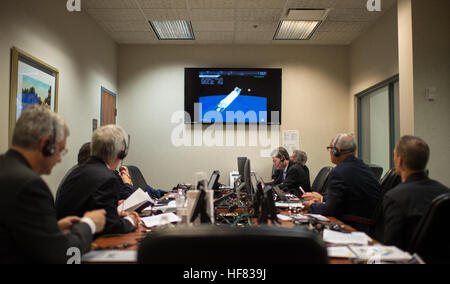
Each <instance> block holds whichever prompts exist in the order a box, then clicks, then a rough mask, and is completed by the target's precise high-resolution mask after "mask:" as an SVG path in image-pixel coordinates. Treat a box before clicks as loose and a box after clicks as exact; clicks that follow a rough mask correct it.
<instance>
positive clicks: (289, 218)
mask: <svg viewBox="0 0 450 284" xmlns="http://www.w3.org/2000/svg"><path fill="white" fill-rule="evenodd" d="M277 217H278V219H280V220H281V221H292V218H291V217H290V216H287V215H282V214H278V215H277Z"/></svg>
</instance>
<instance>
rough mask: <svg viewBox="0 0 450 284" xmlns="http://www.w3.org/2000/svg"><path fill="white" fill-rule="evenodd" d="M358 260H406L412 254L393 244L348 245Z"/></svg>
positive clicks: (371, 261)
mask: <svg viewBox="0 0 450 284" xmlns="http://www.w3.org/2000/svg"><path fill="white" fill-rule="evenodd" d="M350 249H351V250H352V251H353V252H354V253H355V255H356V257H357V258H358V259H360V260H366V261H369V262H370V263H379V262H381V261H394V262H400V261H408V260H410V259H411V258H412V256H411V255H410V254H409V253H407V252H404V251H402V250H401V249H399V248H397V247H395V246H382V245H377V246H350Z"/></svg>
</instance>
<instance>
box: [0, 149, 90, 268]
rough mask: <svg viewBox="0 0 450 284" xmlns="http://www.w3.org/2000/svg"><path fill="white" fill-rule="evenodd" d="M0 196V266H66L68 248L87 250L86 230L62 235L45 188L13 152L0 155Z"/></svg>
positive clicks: (78, 227)
mask: <svg viewBox="0 0 450 284" xmlns="http://www.w3.org/2000/svg"><path fill="white" fill-rule="evenodd" d="M0 195H1V198H0V263H67V259H68V258H70V257H72V256H73V255H69V256H67V255H66V254H67V250H68V249H69V248H71V247H77V248H78V249H80V251H81V253H85V252H87V251H89V249H90V245H91V242H92V232H91V229H90V227H89V226H88V225H87V224H84V223H80V224H78V225H76V226H75V227H74V228H73V230H72V232H71V233H69V234H68V235H64V234H63V233H62V231H61V230H60V228H59V227H58V224H57V218H56V211H55V205H54V200H53V196H52V194H51V192H50V190H49V188H48V186H47V185H46V184H45V182H44V181H43V180H42V178H41V177H40V176H39V175H38V174H37V173H36V172H34V171H33V170H32V169H31V167H30V165H29V164H28V162H27V160H26V159H25V158H24V157H23V156H22V155H20V154H19V153H18V152H16V151H13V150H9V151H8V152H7V153H6V154H5V155H2V156H0Z"/></svg>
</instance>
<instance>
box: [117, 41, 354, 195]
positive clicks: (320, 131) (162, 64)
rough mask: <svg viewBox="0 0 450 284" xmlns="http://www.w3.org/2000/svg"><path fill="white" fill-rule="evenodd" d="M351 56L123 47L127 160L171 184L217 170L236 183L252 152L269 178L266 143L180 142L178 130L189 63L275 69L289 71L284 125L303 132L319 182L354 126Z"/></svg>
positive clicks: (276, 49)
mask: <svg viewBox="0 0 450 284" xmlns="http://www.w3.org/2000/svg"><path fill="white" fill-rule="evenodd" d="M347 54H348V49H347V47H344V46H314V47H313V46H303V47H302V46H270V47H267V46H231V45H230V46H180V45H174V46H121V47H120V52H119V70H120V72H119V93H120V96H119V109H118V112H119V113H118V123H119V124H121V125H122V126H123V127H124V128H125V129H126V130H127V131H128V132H129V133H130V134H131V136H132V142H131V149H130V154H129V158H127V161H126V163H132V164H136V165H137V166H139V167H140V168H141V169H142V170H143V173H144V175H145V177H146V178H147V179H148V183H149V184H151V185H152V186H156V187H161V188H163V189H169V188H171V187H172V186H174V185H175V184H176V183H178V182H192V175H193V173H194V172H197V171H205V172H206V173H207V175H208V176H209V175H210V174H211V171H212V170H215V169H217V170H220V172H221V179H220V181H221V183H224V184H228V175H229V172H230V171H232V170H237V160H236V158H237V157H238V156H248V157H249V158H250V159H251V166H252V169H253V170H255V171H257V173H258V174H259V175H261V176H262V177H263V178H265V179H267V178H269V177H270V173H271V166H272V165H271V159H270V158H262V157H261V156H260V150H261V149H266V148H264V147H248V146H247V147H207V146H203V147H195V146H193V147H185V146H182V147H174V146H173V145H172V143H171V133H172V131H173V129H174V128H175V127H176V126H177V125H179V124H172V123H171V116H172V114H173V113H174V112H175V111H180V110H184V68H185V67H272V68H282V69H283V81H282V109H283V112H282V126H281V130H292V129H294V130H295V129H297V130H299V133H300V148H301V149H303V150H305V151H306V152H307V153H308V163H307V165H308V166H309V167H310V170H311V180H313V178H314V177H315V175H316V174H317V172H318V171H319V170H320V168H321V167H323V166H325V165H329V164H330V157H329V154H328V152H327V151H326V150H325V147H326V146H327V145H328V144H329V142H330V140H331V138H332V137H333V136H334V135H335V134H336V133H338V132H345V131H348V130H349V129H348V125H349V115H348V113H349V104H348V103H347V98H348V93H349V89H348V82H349V79H348V56H347ZM247 145H248V142H247Z"/></svg>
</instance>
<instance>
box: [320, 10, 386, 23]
mask: <svg viewBox="0 0 450 284" xmlns="http://www.w3.org/2000/svg"><path fill="white" fill-rule="evenodd" d="M379 16H381V13H378V12H369V11H367V9H353V8H351V9H343V8H339V9H331V10H330V12H329V14H328V17H327V20H329V21H336V22H342V21H373V20H375V19H377V18H378V17H379Z"/></svg>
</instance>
